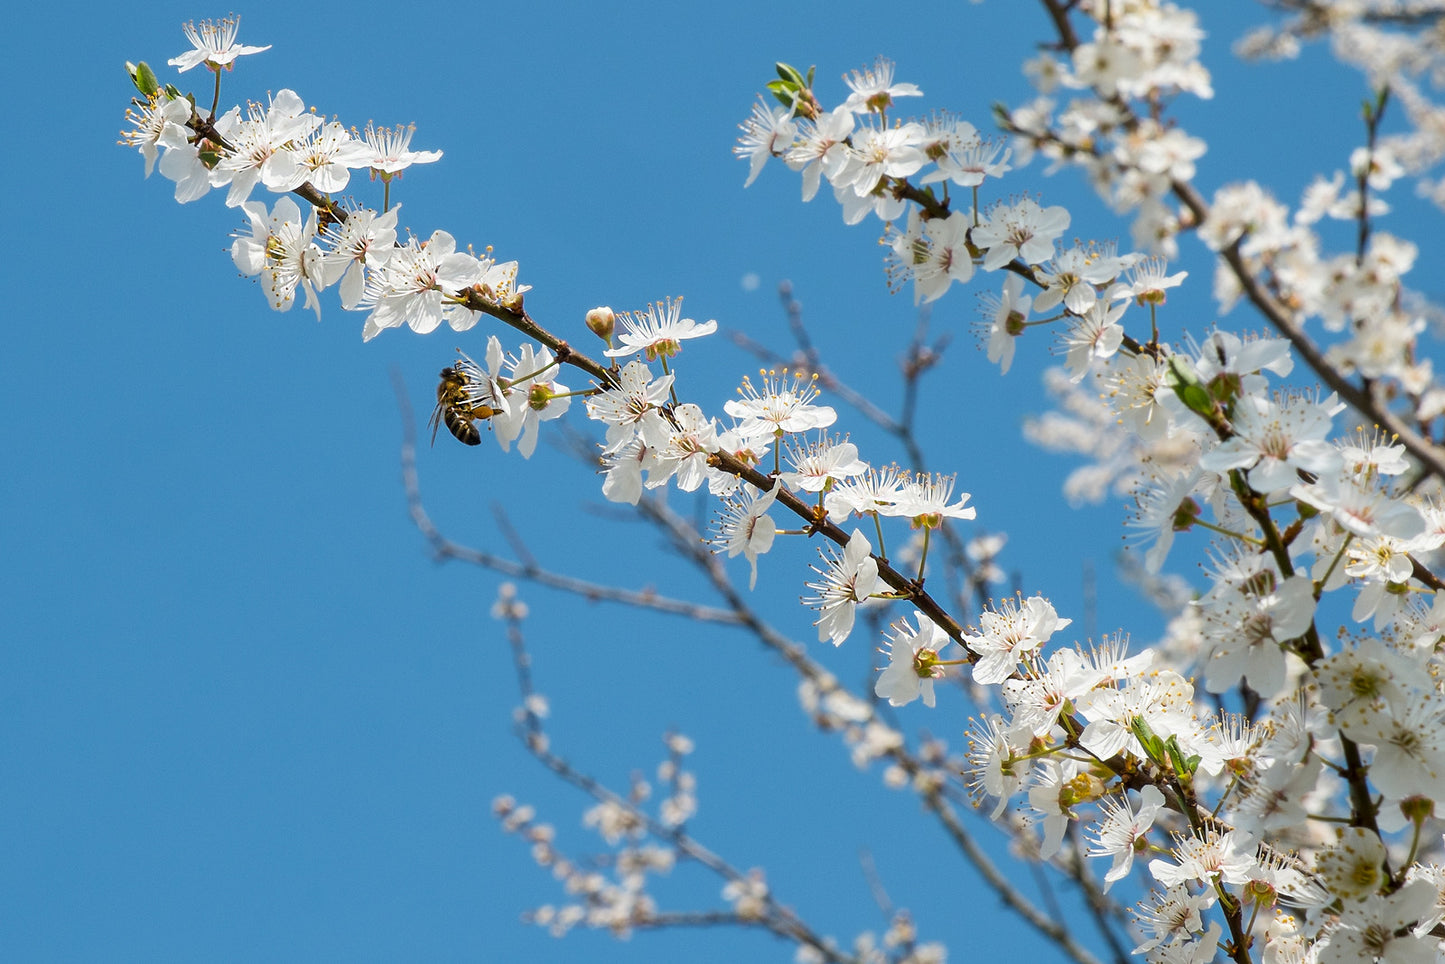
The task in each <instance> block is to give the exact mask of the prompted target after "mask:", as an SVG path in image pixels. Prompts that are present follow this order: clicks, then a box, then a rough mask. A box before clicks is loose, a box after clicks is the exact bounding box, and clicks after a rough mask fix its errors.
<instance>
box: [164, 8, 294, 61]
mask: <svg viewBox="0 0 1445 964" xmlns="http://www.w3.org/2000/svg"><path fill="white" fill-rule="evenodd" d="M240 29H241V18H240V17H238V16H235V15H232V16H229V17H225V18H223V19H221V20H202V21H201V22H200V24H199V25H197V24H195V23H186V24H183V25H182V26H181V30H182V31H183V32H184V33H185V35H186V39H187V40H189V41H190V42H191V46H192V47H194V48H195V49H194V50H187V51H186V52H185V53H183V54H181V55H180V56H177V57H172V58H171V59H170V60H168V61H166V63H168V64H170V65H171V66H172V67H174V68H176V69H177V70H178V71H180V72H181V73H185V72H186V71H188V70H190V69H191V68H192V67H195V66H198V65H200V64H205V65H206V66H207V67H209V68H211V69H212V70H214V71H220V70H221V68H223V67H224V68H225V69H226V70H230V69H231V68H232V66H233V65H234V63H235V60H236V58H237V57H244V56H245V55H246V54H259V53H260V52H261V51H263V50H270V49H271V45H270V44H267V45H266V46H264V47H247V46H245V45H243V44H238V43H236V33H237V32H238V31H239V30H240Z"/></svg>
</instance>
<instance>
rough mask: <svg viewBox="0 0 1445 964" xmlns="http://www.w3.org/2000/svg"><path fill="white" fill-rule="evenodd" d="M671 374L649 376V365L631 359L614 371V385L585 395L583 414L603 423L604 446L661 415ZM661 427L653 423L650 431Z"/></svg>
mask: <svg viewBox="0 0 1445 964" xmlns="http://www.w3.org/2000/svg"><path fill="white" fill-rule="evenodd" d="M673 378H674V376H673V375H672V374H671V373H668V374H665V375H661V376H658V377H653V374H652V370H651V369H649V368H648V367H647V366H646V365H645V364H643V363H642V362H640V361H637V360H635V359H634V360H633V361H630V362H628V363H627V364H626V365H624V366H623V368H622V371H620V372H618V373H617V376H616V383H615V384H614V385H610V386H608V387H607V388H606V389H604V390H603V391H602V392H600V393H599V394H597V395H593V396H591V397H590V398H588V399H587V417H588V418H591V419H596V420H597V421H599V422H602V423H603V424H604V425H606V426H607V446H608V448H611V447H613V446H617V445H620V444H621V443H622V442H624V441H626V440H628V439H630V438H632V437H633V436H634V435H636V434H637V433H639V432H644V428H643V426H645V425H649V424H650V423H655V422H657V421H658V420H659V419H661V418H662V413H661V411H660V409H661V408H662V406H663V405H666V404H667V401H668V397H669V393H670V392H671V391H672V382H673ZM662 430H663V429H662V427H661V426H656V427H654V429H653V432H652V434H653V435H654V437H655V436H656V434H657V433H658V432H659V431H662Z"/></svg>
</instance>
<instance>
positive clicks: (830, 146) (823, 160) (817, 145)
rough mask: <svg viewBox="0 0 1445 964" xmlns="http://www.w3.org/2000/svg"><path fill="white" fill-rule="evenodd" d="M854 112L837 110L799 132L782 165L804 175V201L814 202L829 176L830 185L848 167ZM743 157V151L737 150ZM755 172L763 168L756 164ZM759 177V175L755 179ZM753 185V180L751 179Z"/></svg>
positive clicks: (839, 108) (799, 127) (801, 127)
mask: <svg viewBox="0 0 1445 964" xmlns="http://www.w3.org/2000/svg"><path fill="white" fill-rule="evenodd" d="M853 124H854V117H853V112H852V111H851V110H849V109H848V108H847V107H835V108H833V109H832V110H830V111H828V112H827V113H826V114H824V115H822V116H821V117H819V118H818V119H817V120H816V121H804V122H802V123H801V124H800V125H799V126H798V129H797V135H796V136H797V140H796V142H795V143H793V144H792V146H790V147H789V148H788V149H787V153H786V154H784V155H783V161H784V163H786V164H787V165H788V167H790V168H791V169H793V170H795V171H802V172H803V200H804V201H811V200H813V197H814V196H815V195H816V194H817V193H818V185H819V184H820V183H821V181H822V178H823V176H824V175H826V176H827V177H828V179H829V181H831V180H832V179H833V178H835V177H837V176H838V175H839V173H840V172H841V171H842V170H843V169H844V168H845V167H846V166H847V164H848V144H847V141H848V138H849V137H850V136H852V134H853ZM734 150H735V151H737V152H738V153H740V154H741V153H742V151H741V149H740V148H734ZM753 164H754V168H755V171H756V169H757V168H760V167H761V166H762V165H761V164H759V163H758V161H757V160H756V159H754V161H753ZM753 176H754V177H755V176H756V173H754V175H753ZM748 183H749V184H751V183H752V178H751V177H750V178H748Z"/></svg>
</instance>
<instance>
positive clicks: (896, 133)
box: [833, 124, 928, 220]
mask: <svg viewBox="0 0 1445 964" xmlns="http://www.w3.org/2000/svg"><path fill="white" fill-rule="evenodd" d="M922 139H923V126H922V125H921V124H902V125H900V126H898V127H864V128H861V129H860V130H858V131H856V132H855V133H854V135H853V145H852V149H851V151H850V152H849V155H848V164H847V166H846V167H844V168H843V169H842V170H841V171H840V172H839V174H838V176H837V177H836V178H834V179H833V186H834V187H845V186H848V185H851V186H852V188H853V193H854V194H856V195H857V196H858V197H860V198H866V197H868V196H870V195H872V194H873V192H874V189H875V188H877V187H878V185H879V184H880V183H881V182H882V180H883V179H884V178H885V177H894V178H905V177H909V176H911V175H913V174H916V173H918V170H919V168H921V167H923V165H924V164H926V163H928V158H927V157H926V156H924V153H923V151H922V150H921V149H920V148H919V146H918V145H919V143H920V142H921V141H922ZM885 220H888V219H887V218H885Z"/></svg>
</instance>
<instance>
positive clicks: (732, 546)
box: [712, 481, 783, 589]
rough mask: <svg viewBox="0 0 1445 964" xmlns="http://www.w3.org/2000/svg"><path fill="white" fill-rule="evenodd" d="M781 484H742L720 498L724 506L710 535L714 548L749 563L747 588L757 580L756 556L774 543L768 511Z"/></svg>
mask: <svg viewBox="0 0 1445 964" xmlns="http://www.w3.org/2000/svg"><path fill="white" fill-rule="evenodd" d="M782 487H783V483H782V482H779V481H775V482H774V483H773V487H772V488H771V489H769V490H768V491H766V492H759V491H758V490H757V489H755V488H753V487H752V486H751V485H746V484H745V485H743V486H742V487H741V488H740V489H739V490H738V492H737V494H736V495H734V496H732V497H731V498H728V499H725V500H724V501H723V510H722V512H721V513H720V514H719V516H718V521H717V525H716V528H715V533H716V534H715V536H714V538H713V539H712V544H713V546H714V549H715V551H718V552H721V551H723V550H726V551H727V554H728V558H729V559H731V558H733V557H735V556H739V555H740V556H742V557H743V558H745V559H747V561H748V565H750V566H751V567H752V574H751V575H750V576H749V577H748V588H749V589H754V588H756V587H757V584H758V556H760V555H762V554H763V553H765V552H767V551H768V550H769V549H771V548H772V547H773V538H774V537H775V536H776V535H777V534H778V527H777V526H776V525H775V524H774V523H773V519H772V516H770V515H768V514H767V513H768V510H769V509H771V508H772V507H773V503H774V502H775V501H776V500H777V498H778V491H779V490H780V489H781V488H782Z"/></svg>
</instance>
